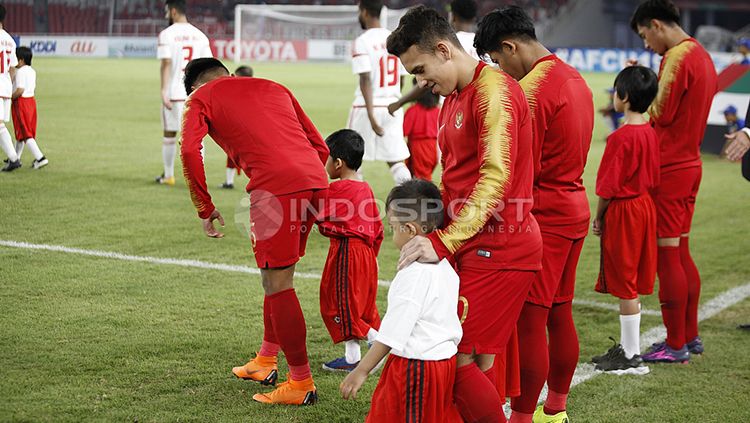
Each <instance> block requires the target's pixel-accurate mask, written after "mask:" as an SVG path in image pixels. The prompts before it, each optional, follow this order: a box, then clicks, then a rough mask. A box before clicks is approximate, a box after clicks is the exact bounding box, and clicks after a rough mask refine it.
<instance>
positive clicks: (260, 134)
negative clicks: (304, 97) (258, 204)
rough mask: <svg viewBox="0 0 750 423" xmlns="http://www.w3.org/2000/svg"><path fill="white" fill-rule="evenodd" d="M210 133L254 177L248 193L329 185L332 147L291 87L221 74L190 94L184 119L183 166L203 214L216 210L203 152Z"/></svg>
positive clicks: (230, 156) (282, 192)
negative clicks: (298, 100)
mask: <svg viewBox="0 0 750 423" xmlns="http://www.w3.org/2000/svg"><path fill="white" fill-rule="evenodd" d="M206 134H208V135H210V136H211V138H213V140H214V141H215V142H216V143H217V144H218V145H219V147H221V148H222V149H223V150H224V151H225V152H226V153H227V156H228V157H229V158H230V159H231V160H232V161H233V162H234V163H236V164H237V165H238V166H239V167H241V168H242V169H243V171H244V172H245V175H247V177H248V178H250V182H249V183H248V184H247V191H248V192H249V191H251V190H264V191H267V192H270V193H271V194H274V195H283V194H290V193H294V192H299V191H306V190H312V189H323V188H326V187H327V186H328V177H327V176H326V172H325V167H324V166H325V162H326V160H327V159H328V147H327V146H326V143H325V141H323V138H322V137H321V136H320V133H318V130H317V129H315V126H314V125H313V123H312V122H311V121H310V118H308V117H307V115H306V114H305V112H304V111H303V110H302V107H300V105H299V103H298V102H297V100H296V99H295V98H294V96H293V95H292V93H291V92H290V91H289V90H288V89H286V88H285V87H284V86H282V85H279V84H277V83H276V82H273V81H269V80H266V79H260V78H232V77H225V78H219V79H216V80H214V81H211V82H209V83H208V84H205V85H204V86H202V87H200V88H198V89H197V90H196V91H194V92H193V93H192V94H191V95H190V97H188V100H187V102H186V103H185V113H184V115H183V118H182V166H183V171H184V173H185V180H186V181H187V183H188V187H189V188H190V194H191V197H192V199H193V204H195V207H196V208H197V209H198V215H199V216H200V217H201V218H203V219H205V218H207V217H208V216H209V215H211V213H212V212H213V210H214V205H213V203H212V202H211V196H210V195H209V193H208V189H207V187H206V175H205V171H204V169H203V157H202V156H201V152H200V150H201V143H202V141H203V137H204V136H206Z"/></svg>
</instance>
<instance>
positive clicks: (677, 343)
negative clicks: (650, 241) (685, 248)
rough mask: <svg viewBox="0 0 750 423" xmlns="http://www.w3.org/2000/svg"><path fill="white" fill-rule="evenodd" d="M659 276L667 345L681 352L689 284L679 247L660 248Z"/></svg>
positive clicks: (683, 342) (658, 260)
mask: <svg viewBox="0 0 750 423" xmlns="http://www.w3.org/2000/svg"><path fill="white" fill-rule="evenodd" d="M657 274H658V275H659V301H660V302H661V316H662V320H663V321H664V326H666V328H667V345H669V347H670V348H672V349H675V350H679V349H680V348H682V347H683V346H684V345H685V320H686V319H685V315H686V313H685V310H686V309H687V301H688V282H687V278H686V276H685V271H684V270H683V268H682V260H681V258H680V248H679V247H658V259H657ZM696 303H697V299H696Z"/></svg>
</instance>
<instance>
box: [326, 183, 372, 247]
mask: <svg viewBox="0 0 750 423" xmlns="http://www.w3.org/2000/svg"><path fill="white" fill-rule="evenodd" d="M317 221H318V227H319V228H320V233H321V234H323V235H325V236H327V237H332V238H336V237H338V238H340V237H356V238H360V239H362V240H364V241H365V242H366V243H367V244H368V245H369V246H370V247H372V249H373V250H374V251H375V255H377V254H378V252H379V251H380V244H381V243H382V242H383V221H382V220H381V218H380V212H379V211H378V205H377V203H376V202H375V195H373V193H372V189H371V188H370V185H368V184H367V182H362V181H353V180H343V181H334V182H331V185H330V186H329V188H328V198H327V199H326V200H325V204H324V206H323V207H322V208H321V210H320V211H319V214H318V217H317Z"/></svg>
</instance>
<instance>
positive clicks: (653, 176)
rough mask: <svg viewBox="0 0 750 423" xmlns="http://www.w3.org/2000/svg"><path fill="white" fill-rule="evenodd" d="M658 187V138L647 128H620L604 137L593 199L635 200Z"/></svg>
mask: <svg viewBox="0 0 750 423" xmlns="http://www.w3.org/2000/svg"><path fill="white" fill-rule="evenodd" d="M658 184H659V138H658V137H657V136H656V131H654V129H653V128H652V127H651V126H649V125H648V124H643V125H623V126H621V127H620V129H618V130H616V131H615V132H613V133H611V134H610V135H609V137H607V146H606V147H605V148H604V155H603V156H602V162H601V164H600V165H599V172H598V173H597V175H596V195H598V196H599V197H602V198H606V199H608V200H612V199H624V198H634V197H638V196H639V195H641V194H645V193H647V192H649V191H650V190H651V189H653V188H654V187H656V186H657V185H658Z"/></svg>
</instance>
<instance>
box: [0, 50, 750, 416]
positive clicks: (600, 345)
mask: <svg viewBox="0 0 750 423" xmlns="http://www.w3.org/2000/svg"><path fill="white" fill-rule="evenodd" d="M34 64H35V67H36V69H37V72H38V78H39V82H38V89H37V101H38V104H39V115H40V123H39V131H38V138H37V139H38V141H39V145H40V147H41V148H42V150H43V151H44V152H45V154H46V155H47V157H48V158H49V160H50V165H49V166H48V167H46V168H44V169H42V170H39V171H32V170H31V169H30V167H31V166H30V164H31V160H32V158H31V156H30V154H29V153H28V152H25V153H24V158H23V161H24V167H23V168H22V169H20V170H18V171H16V172H13V173H11V174H0V234H1V235H0V240H4V241H19V242H21V241H23V242H28V243H37V244H51V245H62V246H66V247H74V248H83V249H92V250H102V251H108V252H117V253H123V254H130V255H141V256H155V257H162V258H178V259H194V260H202V261H207V262H213V263H225V264H235V265H245V266H254V259H253V257H252V251H251V248H250V243H249V241H248V239H247V238H246V236H245V235H243V228H242V227H241V225H236V224H235V223H234V221H235V220H237V221H238V222H244V221H245V219H246V214H245V213H246V212H244V211H243V208H242V199H243V198H244V193H243V192H242V191H243V190H241V189H239V190H237V189H235V190H234V191H225V190H219V189H212V194H213V196H214V201H215V203H216V205H217V207H218V209H219V210H221V211H222V213H223V214H224V216H225V217H226V218H227V220H228V226H227V228H226V234H227V236H226V237H225V238H224V239H221V240H216V239H209V238H207V237H205V236H204V235H203V234H202V232H201V228H200V222H199V220H198V218H197V217H196V215H195V211H194V209H193V206H192V204H191V202H190V198H189V195H188V192H187V190H186V187H185V184H184V181H183V180H182V179H181V178H180V179H179V180H178V183H177V186H176V187H173V188H167V187H162V186H157V185H155V184H154V183H153V182H152V180H153V177H154V176H156V175H158V174H159V173H160V172H161V123H160V119H159V82H158V81H159V79H158V62H157V61H156V60H73V59H69V60H65V59H42V58H40V59H37V60H35V61H34ZM256 74H257V76H261V77H266V78H270V79H274V80H277V81H279V82H281V83H283V84H285V85H287V86H288V87H290V88H291V89H292V91H293V92H294V93H295V95H296V96H297V97H298V98H299V100H300V102H301V103H302V105H303V107H304V108H305V109H306V111H307V112H308V114H309V115H310V116H311V117H312V119H313V121H314V122H315V123H316V125H317V126H318V128H319V130H320V131H321V133H323V135H324V136H325V135H327V134H329V133H331V132H332V131H334V130H336V129H339V128H341V127H343V126H344V125H345V124H346V119H347V113H348V108H349V105H350V101H351V99H352V95H353V92H354V87H355V86H356V79H355V77H354V76H352V75H351V74H350V72H349V69H348V67H347V66H345V65H322V64H308V65H278V64H277V65H260V64H259V65H257V66H256ZM586 78H587V80H588V81H589V83H590V85H591V87H592V89H593V91H594V95H595V101H596V106H597V108H598V107H601V106H602V105H603V103H604V102H605V101H606V98H605V97H606V94H605V92H604V89H605V88H606V87H608V86H609V85H610V84H611V81H612V80H613V75H603V74H589V75H586ZM604 137H605V129H604V126H603V124H602V122H601V121H600V119H597V127H596V130H595V134H594V141H593V144H592V148H591V154H590V157H589V164H588V167H587V170H586V176H585V181H586V184H587V187H588V188H589V195H590V198H593V186H594V181H595V176H596V169H597V166H598V163H599V158H600V157H601V154H602V151H603V148H604V142H603V140H604ZM206 144H207V174H208V182H209V188H214V187H216V186H217V185H218V184H220V183H221V182H222V181H223V178H224V160H225V159H224V157H225V156H224V155H223V154H222V152H221V151H220V150H219V149H218V147H217V146H216V145H215V144H213V143H211V142H207V143H206ZM178 166H179V164H178ZM279 166H280V167H282V168H283V166H284V161H283V158H279ZM178 174H179V171H178ZM364 174H365V178H366V179H367V180H368V181H369V182H370V184H371V185H372V186H373V189H374V191H375V194H376V196H377V197H378V198H380V199H384V198H385V196H386V194H387V192H388V191H389V189H390V187H391V185H392V181H391V177H390V174H389V173H388V170H387V169H386V166H385V165H384V164H382V163H367V164H365V166H364ZM238 182H239V183H240V185H242V184H244V183H245V179H244V176H243V177H240V178H238ZM592 204H593V203H592ZM748 204H750V184H748V183H746V182H744V181H742V180H741V177H740V174H739V166H737V165H736V164H731V163H727V162H725V161H722V160H719V159H717V158H714V157H706V158H705V165H704V176H703V185H702V188H701V193H700V196H699V199H698V207H697V212H696V216H695V221H694V226H693V233H692V243H691V245H692V247H693V255H694V257H695V260H696V262H697V264H698V267H699V269H700V271H701V274H702V278H703V294H702V295H703V296H702V302H705V301H707V300H709V299H711V298H713V297H715V296H716V295H718V294H720V293H722V292H724V291H726V290H728V289H730V288H732V287H736V286H740V285H744V284H747V283H748V282H750V270H748V268H747V258H748V257H750V241H748V234H750V220H748ZM387 237H388V235H387ZM327 249H328V242H327V240H326V239H324V238H323V237H322V236H320V235H317V234H314V235H312V236H311V239H310V242H309V244H308V249H307V250H308V254H307V256H306V257H305V258H304V259H303V260H302V261H301V262H300V264H299V265H298V269H299V270H300V271H304V272H312V273H319V272H320V271H321V270H322V267H323V263H324V260H325V256H326V253H327ZM598 254H599V247H598V240H597V238H595V237H593V236H590V237H589V239H588V240H587V244H586V246H585V248H584V251H583V255H582V258H581V261H580V264H579V266H578V282H577V283H578V287H577V296H578V298H581V299H585V300H593V301H599V302H607V303H610V304H614V303H615V301H614V300H613V299H612V298H609V297H606V296H603V295H600V294H596V293H594V292H593V285H594V282H595V279H596V275H597V272H598V264H599V258H598ZM396 257H397V251H396V249H395V247H394V246H393V245H392V244H391V243H390V242H389V238H388V240H387V241H386V242H385V243H384V248H383V249H382V252H381V254H380V257H379V262H380V271H381V275H380V277H381V279H390V278H392V277H393V275H394V274H395V263H396ZM0 281H2V283H1V284H0V310H2V312H0V352H1V353H0V421H33V422H37V421H50V422H78V421H138V422H173V421H196V422H207V421H251V422H350V421H351V422H355V421H362V420H363V418H364V416H365V415H366V413H367V410H368V407H369V397H370V394H371V393H372V391H373V389H374V387H375V384H376V382H377V377H372V378H371V379H370V380H368V382H367V384H366V385H365V388H364V390H363V392H362V394H361V396H360V398H359V399H357V400H355V401H347V402H345V401H343V400H341V399H340V397H339V395H338V391H337V387H338V384H339V382H340V380H341V378H342V376H341V375H339V374H328V373H324V372H323V371H322V370H319V369H320V365H321V363H322V362H323V361H324V360H328V359H330V358H332V357H334V356H338V355H341V352H342V348H340V347H337V346H333V345H332V344H331V342H330V339H329V338H328V334H327V332H326V330H325V328H324V326H323V323H322V321H321V319H320V316H319V312H318V288H317V282H316V281H315V280H314V279H300V280H298V282H297V292H298V294H299V296H300V300H301V302H302V306H303V309H304V312H305V316H306V318H307V323H308V334H307V336H308V338H307V339H308V350H309V354H310V360H311V365H312V367H313V374H314V376H315V380H316V384H317V385H318V389H319V395H320V402H319V403H318V404H317V405H316V406H314V407H307V408H293V407H278V406H273V407H268V406H262V405H260V404H257V403H255V402H254V401H252V399H251V397H252V395H253V394H254V393H256V392H261V391H264V390H266V388H262V387H260V386H259V385H255V384H252V383H249V382H244V381H240V380H237V379H235V378H234V377H233V376H232V374H231V372H230V369H231V367H232V366H233V365H238V364H241V363H244V362H245V361H246V360H247V359H248V358H249V357H250V356H251V354H252V353H253V352H254V351H255V349H256V348H258V347H259V341H260V336H261V333H262V314H261V304H262V289H261V286H260V279H259V277H258V276H255V275H250V274H242V273H236V272H226V271H220V270H211V269H198V268H186V267H178V266H172V265H164V264H148V263H139V262H132V261H121V260H113V259H110V258H97V257H89V256H83V255H76V254H68V253H64V252H53V251H36V250H29V249H21V248H12V247H8V246H0ZM385 298H386V291H385V289H382V290H381V293H380V296H379V308H380V310H381V313H382V312H383V311H384V310H385ZM644 308H646V309H650V310H658V299H657V298H656V295H654V296H651V297H649V298H646V299H645V300H644ZM574 310H575V318H576V323H577V326H578V329H579V336H580V343H581V362H586V361H587V360H588V359H589V357H591V356H592V355H594V354H598V353H601V352H602V351H604V350H605V349H606V348H608V347H609V340H608V339H607V337H608V336H614V337H615V338H617V337H618V336H619V322H618V318H617V314H616V312H613V311H610V310H606V309H602V308H598V307H593V306H578V305H577V306H575V308H574ZM660 321H661V320H660V318H659V317H658V316H644V317H643V320H642V328H643V330H644V331H645V330H646V329H649V328H652V327H654V326H657V325H659V324H660ZM738 323H750V300H747V299H746V300H744V301H742V302H740V303H739V304H737V305H735V306H733V307H731V308H728V309H726V310H725V311H723V312H721V313H720V314H718V315H717V316H716V317H714V318H712V319H709V320H706V321H705V322H704V323H703V325H702V336H703V338H704V342H705V344H706V353H705V354H704V356H702V357H698V358H696V359H694V361H693V362H691V363H690V364H689V365H672V366H668V365H656V366H652V372H651V374H649V375H647V376H642V377H633V376H623V377H616V376H609V375H602V376H599V377H595V378H593V379H592V380H590V381H588V382H585V383H582V384H580V385H578V386H576V387H575V388H573V390H572V391H571V395H570V400H569V406H568V410H569V415H570V416H571V418H572V421H574V422H576V423H579V422H580V423H583V422H597V423H598V422H684V421H703V422H748V421H750V404H749V403H748V393H750V356H748V354H747V353H746V352H747V348H748V343H749V342H750V334H748V333H743V332H741V331H739V330H737V329H735V326H736V325H737V324H738ZM282 361H283V360H282ZM280 364H281V371H282V372H284V369H285V368H286V364H285V363H283V362H282V363H280Z"/></svg>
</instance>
